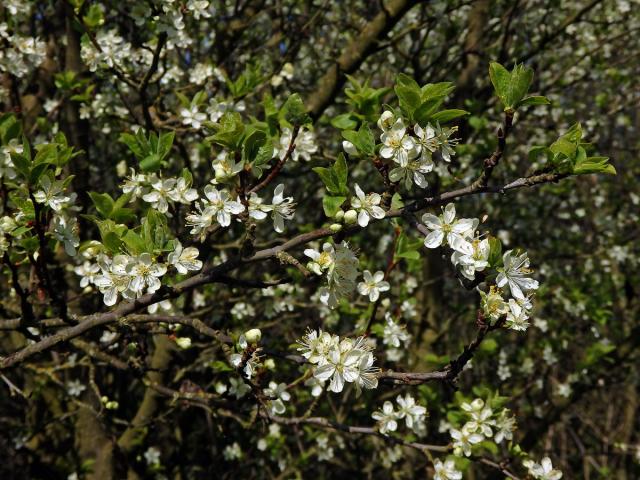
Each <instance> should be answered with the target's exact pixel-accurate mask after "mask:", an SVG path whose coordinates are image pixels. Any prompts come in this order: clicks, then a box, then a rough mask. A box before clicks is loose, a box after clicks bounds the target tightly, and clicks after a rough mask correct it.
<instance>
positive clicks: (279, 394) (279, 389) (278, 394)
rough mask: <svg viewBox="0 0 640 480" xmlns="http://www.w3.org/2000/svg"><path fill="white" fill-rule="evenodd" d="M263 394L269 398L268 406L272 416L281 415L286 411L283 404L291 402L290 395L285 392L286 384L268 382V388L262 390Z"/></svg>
mask: <svg viewBox="0 0 640 480" xmlns="http://www.w3.org/2000/svg"><path fill="white" fill-rule="evenodd" d="M264 394H265V395H267V396H268V397H271V400H270V401H269V406H270V409H271V414H272V415H282V414H283V413H284V412H285V411H286V407H285V405H284V402H288V401H289V400H291V394H290V393H289V392H288V391H287V384H286V383H281V384H277V383H276V382H273V381H271V382H269V386H268V387H267V388H265V389H264Z"/></svg>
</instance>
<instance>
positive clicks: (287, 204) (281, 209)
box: [270, 183, 296, 233]
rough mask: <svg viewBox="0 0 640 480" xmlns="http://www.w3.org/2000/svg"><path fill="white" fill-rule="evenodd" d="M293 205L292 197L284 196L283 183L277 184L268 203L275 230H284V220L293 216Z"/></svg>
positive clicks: (280, 231)
mask: <svg viewBox="0 0 640 480" xmlns="http://www.w3.org/2000/svg"><path fill="white" fill-rule="evenodd" d="M295 205H296V204H295V203H294V201H293V197H285V196H284V185H283V184H282V183H281V184H280V185H278V186H277V187H276V188H275V190H274V191H273V200H272V203H271V205H270V210H271V218H273V228H274V229H275V231H276V232H278V233H282V232H284V221H285V220H291V219H292V218H293V216H294V215H295Z"/></svg>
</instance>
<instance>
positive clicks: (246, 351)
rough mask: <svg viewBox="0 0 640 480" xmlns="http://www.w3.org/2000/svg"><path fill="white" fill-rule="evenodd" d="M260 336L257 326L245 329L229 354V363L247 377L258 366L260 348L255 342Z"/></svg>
mask: <svg viewBox="0 0 640 480" xmlns="http://www.w3.org/2000/svg"><path fill="white" fill-rule="evenodd" d="M261 337H262V332H261V331H260V330H259V329H257V328H254V329H251V330H248V331H246V332H245V333H243V334H242V335H240V337H239V338H238V342H237V343H236V353H232V354H231V355H229V362H230V363H231V365H233V367H234V368H236V369H239V368H242V371H243V372H244V374H245V376H246V377H247V378H251V377H253V376H254V375H255V373H256V371H257V370H258V367H259V366H260V348H259V347H257V344H258V343H259V342H260V338H261ZM250 347H251V348H250ZM287 395H288V394H287ZM287 400H288V399H287Z"/></svg>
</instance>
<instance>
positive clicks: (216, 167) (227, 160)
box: [211, 150, 244, 185]
mask: <svg viewBox="0 0 640 480" xmlns="http://www.w3.org/2000/svg"><path fill="white" fill-rule="evenodd" d="M211 166H212V167H213V171H214V173H215V178H214V179H212V180H211V183H213V184H214V185H216V184H218V183H221V182H224V181H226V180H229V179H231V178H233V177H235V176H236V175H237V174H238V173H240V172H241V171H242V169H243V168H244V163H243V162H236V161H235V159H234V156H233V155H229V152H227V151H226V150H223V151H222V152H220V153H219V154H218V155H216V158H215V159H214V160H213V162H212V163H211Z"/></svg>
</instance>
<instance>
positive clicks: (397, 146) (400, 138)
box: [380, 118, 418, 167]
mask: <svg viewBox="0 0 640 480" xmlns="http://www.w3.org/2000/svg"><path fill="white" fill-rule="evenodd" d="M406 132H407V129H406V127H405V126H404V123H403V122H402V119H401V118H399V119H397V120H396V122H395V123H394V124H393V127H391V128H390V129H389V130H386V131H385V132H384V133H383V134H382V135H381V136H380V140H381V141H382V143H383V146H382V148H381V149H380V156H381V157H382V158H388V159H391V160H393V161H394V162H396V163H398V164H399V165H400V166H402V167H404V166H406V165H407V163H409V158H413V157H415V156H416V155H417V153H418V151H417V150H416V143H415V141H414V140H413V138H412V137H410V136H409V135H407V133H406Z"/></svg>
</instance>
